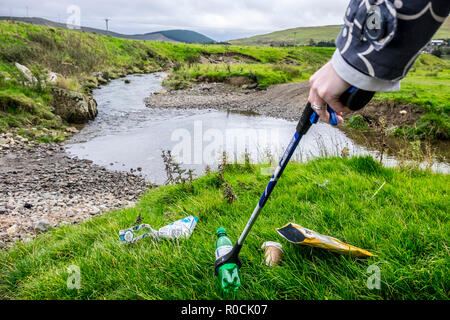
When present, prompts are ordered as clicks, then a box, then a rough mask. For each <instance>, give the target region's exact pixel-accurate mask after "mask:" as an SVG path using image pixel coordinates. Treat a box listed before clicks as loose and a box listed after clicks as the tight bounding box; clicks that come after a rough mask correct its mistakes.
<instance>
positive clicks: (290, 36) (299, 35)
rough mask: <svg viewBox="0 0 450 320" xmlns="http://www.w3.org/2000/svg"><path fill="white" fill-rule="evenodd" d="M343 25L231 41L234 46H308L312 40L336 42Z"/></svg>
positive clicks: (302, 28)
mask: <svg viewBox="0 0 450 320" xmlns="http://www.w3.org/2000/svg"><path fill="white" fill-rule="evenodd" d="M341 28H342V26H341V25H330V26H320V27H300V28H293V29H287V30H282V31H276V32H272V33H268V34H263V35H258V36H254V37H250V38H243V39H236V40H231V41H230V43H231V44H234V45H270V44H272V43H282V42H284V43H292V44H296V45H305V44H308V43H309V41H310V40H311V39H313V40H314V41H315V42H318V41H330V40H336V38H337V36H338V34H339V32H340V31H341Z"/></svg>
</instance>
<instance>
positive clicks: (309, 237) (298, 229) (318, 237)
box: [277, 223, 374, 258]
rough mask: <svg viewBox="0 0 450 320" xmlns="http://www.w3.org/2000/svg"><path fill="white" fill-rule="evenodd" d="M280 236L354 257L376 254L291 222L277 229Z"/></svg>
mask: <svg viewBox="0 0 450 320" xmlns="http://www.w3.org/2000/svg"><path fill="white" fill-rule="evenodd" d="M277 231H278V233H279V234H280V236H282V237H283V238H285V239H286V240H287V241H289V242H292V243H295V244H300V245H304V246H310V247H316V248H322V249H326V250H329V251H332V252H336V253H340V254H347V255H350V256H352V257H358V258H368V257H373V256H374V255H373V254H372V253H370V252H369V251H366V250H363V249H360V248H357V247H355V246H352V245H349V244H347V243H344V242H342V241H340V240H338V239H336V238H333V237H329V236H324V235H322V234H320V233H318V232H315V231H312V230H309V229H307V228H304V227H302V226H300V225H298V224H294V223H289V224H287V225H286V226H284V227H282V228H280V229H277Z"/></svg>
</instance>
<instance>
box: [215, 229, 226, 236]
mask: <svg viewBox="0 0 450 320" xmlns="http://www.w3.org/2000/svg"><path fill="white" fill-rule="evenodd" d="M221 234H227V231H226V230H225V228H219V229H217V235H218V236H220V235H221Z"/></svg>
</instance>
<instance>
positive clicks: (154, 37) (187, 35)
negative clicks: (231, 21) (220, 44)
mask: <svg viewBox="0 0 450 320" xmlns="http://www.w3.org/2000/svg"><path fill="white" fill-rule="evenodd" d="M2 20H6V21H16V22H24V23H30V24H34V25H40V26H45V27H52V28H62V29H67V25H66V24H65V23H59V22H54V21H50V20H47V19H43V18H36V17H33V18H25V17H0V21H2ZM75 30H77V29H75ZM79 30H80V31H84V32H90V33H95V34H101V35H107V36H111V37H115V38H123V39H133V40H151V41H165V42H182V43H201V44H206V43H215V41H214V40H213V39H211V38H209V37H207V36H205V35H203V34H200V33H198V32H195V31H190V30H165V31H156V32H149V33H145V34H131V35H129V34H122V33H117V32H113V31H106V30H102V29H96V28H90V27H80V29H79Z"/></svg>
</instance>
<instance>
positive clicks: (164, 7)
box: [0, 0, 349, 40]
mask: <svg viewBox="0 0 450 320" xmlns="http://www.w3.org/2000/svg"><path fill="white" fill-rule="evenodd" d="M348 2H349V0H270V1H269V0H228V1H225V0H120V1H119V0H108V1H104V0H79V1H76V0H71V1H65V0H40V1H36V0H8V1H5V0H0V15H2V16H10V15H12V16H20V17H25V16H27V14H28V16H29V17H42V18H47V19H49V20H53V21H59V22H63V23H65V22H67V19H68V18H69V16H70V13H67V9H68V8H69V6H71V5H77V6H79V8H80V12H81V15H80V20H81V25H82V26H88V27H94V28H101V29H104V28H105V21H104V19H105V18H109V19H110V22H109V29H110V30H111V31H115V32H119V33H125V34H136V33H147V32H153V31H159V30H168V29H188V30H194V31H198V32H201V33H203V34H205V35H207V36H209V37H211V38H213V39H215V40H230V39H235V38H240V37H247V36H252V35H256V34H262V33H268V32H272V31H276V30H283V29H288V28H295V27H305V26H320V25H330V24H342V23H343V22H342V17H343V14H344V12H345V8H346V6H347V4H348Z"/></svg>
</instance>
